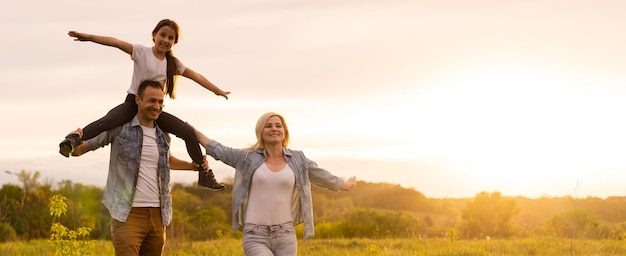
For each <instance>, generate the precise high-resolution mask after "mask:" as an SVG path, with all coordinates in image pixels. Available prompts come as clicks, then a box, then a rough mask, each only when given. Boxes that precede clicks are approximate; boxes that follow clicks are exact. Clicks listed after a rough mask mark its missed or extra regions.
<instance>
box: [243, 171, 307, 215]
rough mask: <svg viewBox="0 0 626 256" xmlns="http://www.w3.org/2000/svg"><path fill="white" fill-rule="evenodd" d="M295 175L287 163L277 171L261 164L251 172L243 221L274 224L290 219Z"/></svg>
mask: <svg viewBox="0 0 626 256" xmlns="http://www.w3.org/2000/svg"><path fill="white" fill-rule="evenodd" d="M295 182H296V177H295V175H294V173H293V170H291V168H290V167H289V165H285V168H283V169H282V170H280V171H278V172H273V171H271V170H270V169H269V168H268V167H267V166H266V165H265V164H262V165H261V166H260V167H259V168H258V169H256V170H255V171H254V174H252V182H251V183H250V192H249V194H248V195H249V196H248V204H247V206H246V213H245V216H244V223H252V224H259V225H276V224H282V223H285V222H290V221H292V219H293V217H292V216H291V201H292V198H293V190H294V187H295Z"/></svg>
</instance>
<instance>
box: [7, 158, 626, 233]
mask: <svg viewBox="0 0 626 256" xmlns="http://www.w3.org/2000/svg"><path fill="white" fill-rule="evenodd" d="M17 175H18V178H19V180H20V182H21V184H4V185H3V186H2V188H1V189H0V241H7V240H16V239H20V240H30V239H46V238H48V237H49V233H50V227H51V224H52V221H53V220H52V217H51V216H50V213H49V203H50V198H52V196H53V195H62V196H65V197H67V198H68V201H67V207H68V208H67V214H66V215H64V216H62V217H61V219H60V220H59V221H60V222H61V223H62V224H63V225H65V226H67V227H68V228H70V229H75V228H78V227H89V228H91V230H92V231H91V233H90V235H91V237H92V238H93V239H110V232H109V215H108V213H107V212H106V209H104V208H103V207H102V206H101V204H100V200H101V198H102V194H103V188H101V187H96V186H86V185H83V184H80V183H73V182H72V181H70V180H63V181H61V182H59V183H57V184H51V183H50V182H41V181H39V178H40V173H39V172H27V171H24V170H22V171H21V172H20V173H19V174H17ZM172 194H173V205H174V215H173V218H174V219H173V221H172V224H171V225H170V226H169V227H168V231H167V232H168V239H184V240H207V239H217V238H221V237H234V238H238V237H240V236H241V233H240V232H233V231H232V230H231V229H230V223H231V209H232V207H231V196H232V182H230V183H228V182H227V184H226V191H223V192H209V191H208V190H206V189H203V188H199V187H196V186H195V185H192V184H180V183H174V184H172ZM313 204H314V218H315V224H316V227H315V232H316V238H419V237H441V238H447V239H470V238H471V239H475V238H522V237H533V236H554V237H559V238H585V239H618V240H621V239H625V238H626V197H609V198H606V199H602V198H597V197H587V198H574V197H541V198H525V197H505V196H502V195H501V194H500V193H499V192H497V191H493V192H479V193H478V194H476V196H475V197H473V198H437V199H434V198H426V197H425V196H424V195H423V194H422V193H420V192H419V191H416V190H415V189H412V188H404V187H401V186H400V185H396V184H389V183H371V182H358V185H357V187H356V188H355V189H354V190H352V191H350V192H342V193H335V192H331V191H328V190H324V189H320V188H317V187H315V186H313ZM301 228H302V226H301V225H300V226H298V232H302V230H301ZM299 237H301V235H300V236H299Z"/></svg>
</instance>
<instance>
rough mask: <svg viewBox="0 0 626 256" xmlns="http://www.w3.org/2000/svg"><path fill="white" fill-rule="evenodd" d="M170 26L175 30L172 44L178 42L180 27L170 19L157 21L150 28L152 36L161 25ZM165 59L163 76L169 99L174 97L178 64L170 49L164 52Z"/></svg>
mask: <svg viewBox="0 0 626 256" xmlns="http://www.w3.org/2000/svg"><path fill="white" fill-rule="evenodd" d="M165 26H168V27H171V28H172V29H173V30H174V31H176V38H174V44H176V43H178V37H179V36H180V28H179V27H178V24H176V22H175V21H173V20H170V19H163V20H161V21H159V23H158V24H157V25H156V27H154V30H152V36H154V35H156V33H157V32H158V31H159V29H161V28H162V27H165ZM165 59H166V60H167V69H166V78H165V90H166V92H165V93H166V94H167V95H169V96H170V98H171V99H174V98H176V90H175V88H176V78H177V77H176V75H177V74H176V71H177V70H178V65H176V63H177V59H176V57H174V54H173V53H172V50H169V51H167V52H166V53H165Z"/></svg>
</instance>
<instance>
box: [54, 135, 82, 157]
mask: <svg viewBox="0 0 626 256" xmlns="http://www.w3.org/2000/svg"><path fill="white" fill-rule="evenodd" d="M81 143H82V141H81V139H80V138H79V137H78V134H75V133H71V134H68V135H67V136H65V139H64V140H63V141H62V142H61V143H59V153H60V154H61V155H63V156H64V157H70V155H71V154H72V152H74V148H76V147H78V145H80V144H81Z"/></svg>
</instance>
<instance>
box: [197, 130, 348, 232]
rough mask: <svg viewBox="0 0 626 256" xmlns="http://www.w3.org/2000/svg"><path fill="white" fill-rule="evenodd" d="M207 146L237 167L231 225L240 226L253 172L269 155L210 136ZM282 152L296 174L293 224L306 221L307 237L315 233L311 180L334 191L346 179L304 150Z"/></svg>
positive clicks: (209, 152)
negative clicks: (230, 145) (306, 155)
mask: <svg viewBox="0 0 626 256" xmlns="http://www.w3.org/2000/svg"><path fill="white" fill-rule="evenodd" d="M205 147H206V152H207V154H208V155H210V156H211V157H213V158H215V160H219V161H222V162H224V163H225V164H227V165H229V166H231V167H233V168H235V181H234V184H233V186H234V188H233V209H232V210H233V223H232V228H233V230H237V229H238V227H241V226H243V224H244V223H243V216H245V210H246V204H247V199H248V192H249V189H250V182H251V180H252V174H253V173H254V171H255V170H256V169H257V168H259V166H261V165H262V164H263V163H264V162H265V159H266V158H267V155H266V154H265V151H264V150H262V149H258V150H255V151H251V152H248V151H244V150H241V149H234V148H230V147H227V146H224V145H222V144H220V143H219V142H217V141H214V140H211V141H210V142H209V144H208V145H206V146H205ZM283 154H284V156H285V159H286V160H287V164H288V165H289V167H290V168H291V169H292V170H293V172H294V176H295V178H296V189H294V194H293V200H292V205H291V214H292V217H293V220H292V221H293V225H294V226H296V225H298V224H300V223H303V222H304V240H307V239H309V238H312V237H313V236H314V235H315V231H314V228H313V201H312V198H311V183H313V184H315V185H317V186H319V187H322V188H326V189H329V190H332V191H339V189H340V188H341V186H343V182H344V181H343V179H341V178H339V177H337V176H335V175H333V174H331V173H330V172H328V171H326V170H324V169H322V168H319V167H317V164H316V163H315V162H313V161H311V160H309V159H308V158H306V157H305V156H304V153H302V151H298V150H291V149H288V148H283Z"/></svg>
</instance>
